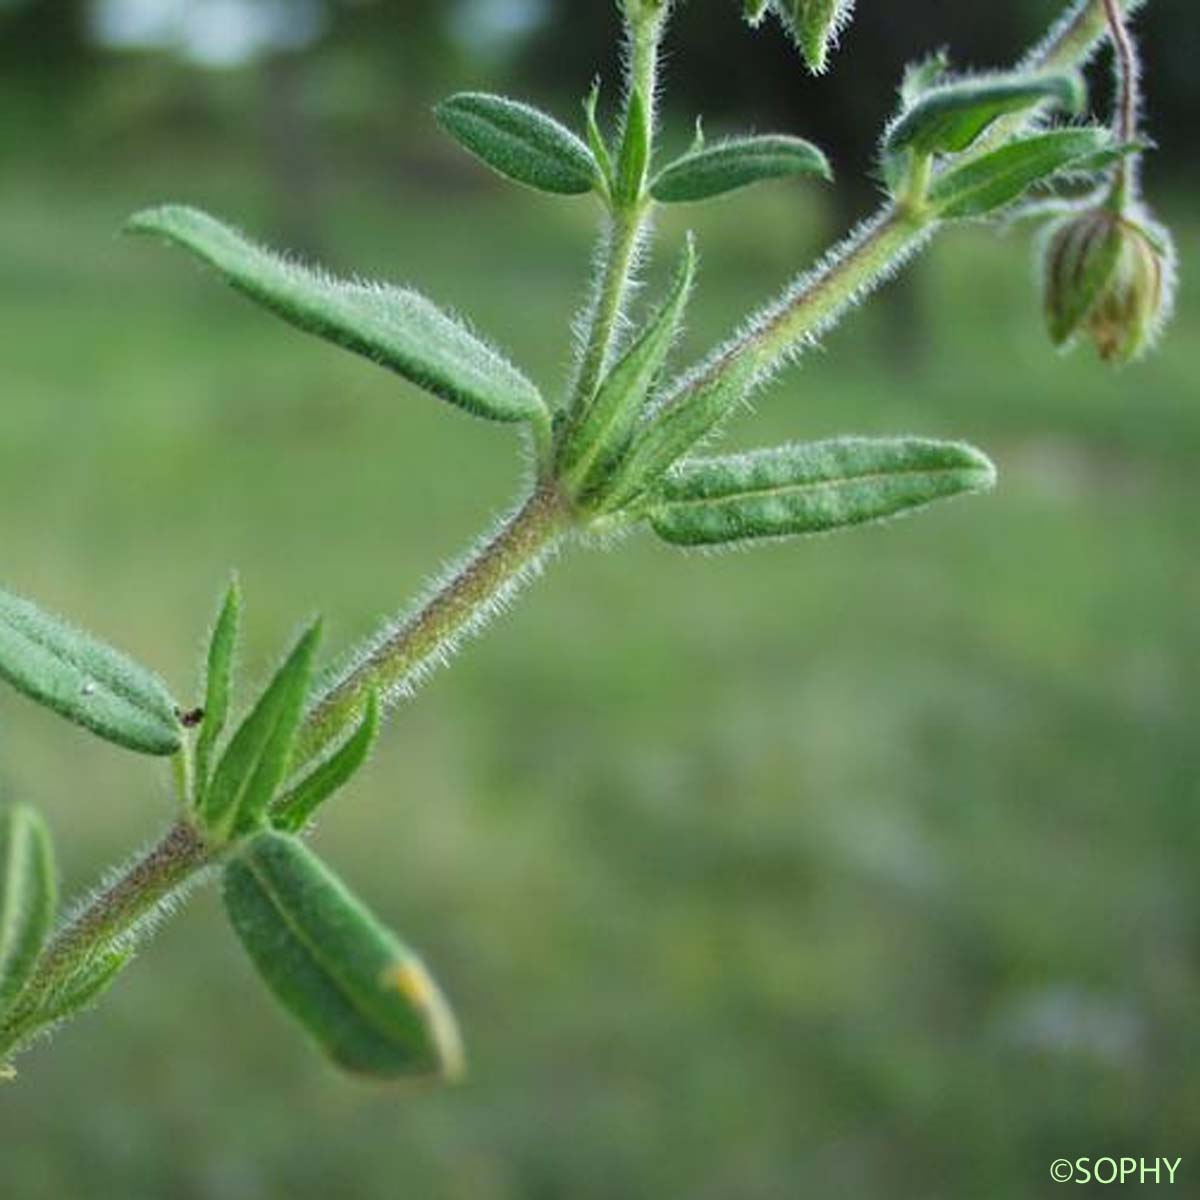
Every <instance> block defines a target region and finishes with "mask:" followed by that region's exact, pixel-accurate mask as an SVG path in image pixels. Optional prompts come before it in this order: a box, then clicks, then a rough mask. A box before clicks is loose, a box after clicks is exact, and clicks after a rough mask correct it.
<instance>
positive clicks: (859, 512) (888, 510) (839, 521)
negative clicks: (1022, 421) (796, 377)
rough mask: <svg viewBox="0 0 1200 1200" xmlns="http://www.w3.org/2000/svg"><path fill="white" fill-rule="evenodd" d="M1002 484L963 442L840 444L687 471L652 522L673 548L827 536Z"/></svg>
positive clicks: (664, 491) (660, 498)
mask: <svg viewBox="0 0 1200 1200" xmlns="http://www.w3.org/2000/svg"><path fill="white" fill-rule="evenodd" d="M994 482H995V468H994V467H993V466H992V464H991V462H989V461H988V459H987V458H986V457H985V456H984V455H983V454H981V453H980V452H979V451H978V450H976V449H974V448H973V447H971V446H966V445H963V444H962V443H959V442H934V441H927V440H924V439H920V438H894V439H891V438H889V439H867V438H839V439H837V440H834V441H828V442H810V443H806V444H803V445H788V446H780V447H778V448H776V449H773V450H760V451H757V452H755V453H752V454H740V455H733V456H730V457H726V458H710V459H697V460H695V461H691V462H685V463H682V464H680V466H679V467H678V468H676V470H674V471H673V472H672V473H671V474H670V475H668V476H667V477H666V479H665V480H664V481H663V484H662V486H661V487H660V489H659V490H658V493H657V495H656V496H655V497H654V498H653V500H652V503H651V506H650V509H649V518H650V524H651V525H652V526H653V528H654V531H655V532H656V533H657V534H658V535H659V537H661V538H663V539H665V540H666V541H668V542H673V543H675V544H676V545H681V546H705V545H714V544H717V543H720V542H735V541H742V540H745V539H750V538H764V537H787V536H792V535H796V534H810V533H827V532H829V531H830V530H834V529H842V528H845V527H847V526H851V525H862V524H865V523H866V522H869V521H878V520H881V519H883V518H885V517H893V516H896V515H898V514H900V513H904V512H909V511H912V510H913V509H918V508H923V507H925V506H926V505H928V504H931V503H932V502H933V501H935V500H940V499H943V498H945V497H948V496H957V495H960V494H962V493H964V492H978V491H983V490H986V489H987V488H990V487H991V486H992V485H993V484H994Z"/></svg>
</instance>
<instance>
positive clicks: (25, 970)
mask: <svg viewBox="0 0 1200 1200" xmlns="http://www.w3.org/2000/svg"><path fill="white" fill-rule="evenodd" d="M56 890H57V889H56V886H55V878H54V849H53V846H52V845H51V841H50V833H49V830H47V828H46V825H45V822H44V821H43V820H42V818H41V814H40V813H38V812H37V810H36V809H33V808H29V807H28V806H27V805H23V804H22V805H14V806H11V807H6V808H0V1014H3V1013H4V1011H5V1009H7V1008H8V1006H9V1005H10V1004H11V1003H12V1002H13V1000H15V999H16V997H17V995H18V993H19V992H20V991H21V989H22V988H23V987H24V986H25V984H26V983H27V982H28V981H29V976H30V975H31V974H32V972H33V968H34V965H35V964H36V962H37V958H38V955H39V954H40V953H41V950H42V946H43V945H44V944H45V941H46V937H47V935H48V934H49V932H50V926H51V924H52V923H53V921H54V907H55V900H56Z"/></svg>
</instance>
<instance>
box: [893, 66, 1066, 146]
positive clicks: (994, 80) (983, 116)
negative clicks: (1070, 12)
mask: <svg viewBox="0 0 1200 1200" xmlns="http://www.w3.org/2000/svg"><path fill="white" fill-rule="evenodd" d="M1083 101H1084V90H1083V81H1082V80H1081V78H1080V77H1079V76H1078V75H1074V74H1072V75H1010V76H993V77H991V78H988V77H981V78H979V79H964V80H961V81H959V82H958V83H948V84H944V85H942V86H939V87H932V88H928V89H927V90H925V91H923V92H922V93H921V94H920V95H919V96H918V97H917V100H916V102H915V103H914V104H913V105H912V106H911V107H910V108H908V109H907V110H905V111H904V112H903V113H901V114H900V116H899V117H898V118H897V120H896V121H895V122H894V123H893V125H892V127H891V128H890V129H889V130H888V132H887V134H886V136H885V138H884V143H883V152H884V157H885V159H887V158H890V157H893V156H895V155H896V154H898V153H900V152H901V151H903V150H911V151H912V152H913V153H914V154H917V155H925V154H947V153H957V152H958V151H960V150H965V149H967V147H968V146H970V145H971V143H972V142H974V141H975V139H976V138H978V137H979V136H980V135H981V134H982V133H983V132H984V130H986V129H987V127H988V126H989V125H990V124H991V123H992V122H993V121H995V120H996V119H997V118H999V117H1002V116H1004V115H1005V114H1007V113H1014V112H1024V111H1025V110H1026V109H1030V108H1034V107H1035V106H1036V105H1038V104H1043V103H1046V102H1052V103H1055V104H1058V105H1059V106H1060V107H1062V108H1065V109H1067V110H1068V111H1071V112H1076V111H1078V110H1079V109H1080V108H1081V107H1082V106H1083Z"/></svg>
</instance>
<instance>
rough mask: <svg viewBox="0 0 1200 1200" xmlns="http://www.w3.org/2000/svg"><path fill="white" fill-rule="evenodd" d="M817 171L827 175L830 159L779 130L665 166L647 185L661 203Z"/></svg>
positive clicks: (702, 197) (701, 197)
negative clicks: (778, 132) (772, 133)
mask: <svg viewBox="0 0 1200 1200" xmlns="http://www.w3.org/2000/svg"><path fill="white" fill-rule="evenodd" d="M791 175H820V176H821V177H822V178H823V179H832V178H833V172H832V171H831V170H830V167H829V160H828V159H827V158H826V157H825V155H824V154H822V153H821V151H820V150H819V149H818V148H817V147H816V146H814V145H813V144H812V143H811V142H806V141H804V139H803V138H796V137H786V136H784V135H782V134H775V135H771V136H762V137H746V138H735V139H733V140H731V141H727V142H720V143H718V144H717V145H714V146H708V147H707V148H705V149H702V150H698V151H696V152H694V153H689V154H685V155H684V156H683V157H682V158H677V159H676V160H675V161H674V162H672V163H669V164H668V165H667V166H665V167H664V168H663V169H662V170H661V171H660V172H659V173H658V175H657V176H656V177H655V179H654V182H653V183H651V185H650V194H651V195H652V196H653V197H654V198H655V200H659V201H662V202H663V203H665V204H676V203H679V202H681V201H688V200H707V199H709V197H711V196H720V195H721V194H722V193H724V192H732V191H734V190H735V189H736V188H743V187H747V186H749V185H750V184H752V183H760V182H761V181H763V180H765V179H783V178H786V177H788V176H791Z"/></svg>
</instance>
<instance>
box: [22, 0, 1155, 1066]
mask: <svg viewBox="0 0 1200 1200" xmlns="http://www.w3.org/2000/svg"><path fill="white" fill-rule="evenodd" d="M1105 3H1106V0H1080V3H1078V4H1077V5H1076V6H1075V7H1074V8H1073V9H1072V10H1071V12H1070V13H1068V15H1067V17H1066V18H1065V19H1064V20H1063V21H1062V22H1061V23H1060V24H1059V26H1058V27H1057V28H1056V30H1055V31H1054V32H1053V33H1052V34H1051V36H1050V38H1049V39H1048V40H1047V41H1046V42H1045V43H1043V45H1042V46H1041V47H1040V48H1039V49H1038V50H1036V51H1035V52H1034V54H1033V55H1032V56H1031V57H1030V59H1029V60H1028V61H1027V62H1026V64H1025V65H1026V67H1029V68H1037V67H1043V68H1047V69H1061V68H1064V67H1070V66H1074V65H1076V64H1078V63H1080V62H1083V61H1085V60H1086V59H1087V58H1088V57H1089V56H1090V54H1091V52H1092V50H1093V49H1094V48H1095V46H1096V44H1097V43H1098V41H1099V40H1100V39H1101V38H1102V37H1103V36H1104V35H1105V33H1106V31H1107V29H1108V24H1107V15H1106V11H1105ZM1137 4H1138V0H1123V2H1122V8H1123V10H1124V11H1125V12H1126V13H1128V12H1130V11H1132V10H1133V9H1134V8H1135V7H1137ZM640 29H641V34H642V37H641V38H640V39H639V38H638V37H636V36H635V43H634V58H635V64H634V67H633V68H632V73H633V75H634V76H635V77H640V78H642V79H643V80H650V81H651V82H652V81H653V78H654V72H655V69H656V67H655V61H656V57H657V46H658V38H659V37H660V36H661V17H658V18H655V19H654V20H653V21H648V22H647V23H646V24H645V25H644V26H642V27H640ZM647 31H651V32H652V33H653V37H652V38H647V37H646V36H645V35H646V33H647ZM633 32H634V34H635V35H637V34H638V32H639V30H638V29H635V30H634V31H633ZM639 47H640V50H639ZM651 90H652V89H651ZM1018 124H1019V123H1018ZM1010 128H1011V127H1010ZM644 216H645V213H644V211H643V212H642V213H641V216H640V218H639V221H640V219H643V218H644ZM933 227H934V225H933V223H931V222H930V221H929V220H928V219H926V218H924V217H922V216H921V215H920V214H919V213H912V212H908V211H905V210H904V209H902V208H891V207H889V208H887V209H885V210H884V211H883V212H882V213H881V214H880V215H879V216H878V217H876V218H875V220H873V221H871V222H868V223H867V224H866V225H864V226H863V227H862V229H861V230H860V231H859V233H858V234H856V235H853V236H852V237H851V238H850V239H849V240H848V241H847V242H846V244H845V245H844V246H843V248H842V249H841V250H840V251H838V252H837V253H835V254H834V255H832V256H831V257H830V258H829V259H828V260H827V262H826V264H825V265H824V266H822V267H819V268H818V269H817V270H816V271H815V272H813V273H811V274H810V275H807V276H804V277H802V278H801V279H800V280H799V281H798V282H797V283H796V284H795V285H794V286H793V287H792V288H791V289H789V290H788V291H787V292H785V293H784V295H783V296H782V297H781V298H780V300H778V301H777V302H776V303H775V304H772V305H769V306H768V307H767V308H765V309H764V310H763V312H762V313H761V314H760V315H759V317H757V318H756V319H754V320H753V321H752V322H751V323H750V325H749V327H748V331H747V333H746V334H744V335H743V336H742V337H740V338H739V339H737V340H736V341H735V342H734V343H732V344H731V345H730V346H728V347H727V348H725V349H723V350H722V351H720V352H718V353H717V354H716V355H714V356H713V358H711V359H710V360H709V361H708V362H707V363H706V364H704V365H703V366H702V367H701V368H700V370H699V371H698V372H696V373H695V374H693V375H692V376H691V377H690V378H689V380H688V381H687V383H686V384H685V385H684V387H683V388H682V389H681V390H680V391H678V392H677V393H675V394H674V395H673V396H672V397H671V398H669V400H668V401H667V402H668V403H677V402H678V401H679V400H680V399H682V398H683V396H684V395H686V394H687V393H689V392H691V391H692V390H693V389H696V388H698V387H700V386H702V385H703V384H704V383H707V382H711V381H712V380H713V379H714V378H716V377H717V376H719V375H720V374H721V373H723V372H724V371H726V370H728V369H729V368H730V367H731V366H732V365H733V364H735V363H740V362H741V361H742V360H743V356H747V355H748V356H751V358H750V361H751V362H753V364H754V366H755V368H756V369H757V370H758V371H760V372H767V371H769V370H770V369H771V368H772V367H773V366H774V365H775V364H777V363H778V362H779V361H780V360H781V359H784V358H786V357H787V355H788V354H790V353H792V352H794V350H795V348H796V346H797V345H798V344H803V342H804V341H805V340H806V339H808V338H811V337H813V336H816V335H817V334H818V333H819V332H820V331H821V330H822V329H824V328H826V327H827V326H828V325H829V324H830V323H832V322H833V321H835V320H836V318H837V317H838V315H839V314H840V313H841V312H842V311H844V310H845V308H846V307H847V306H848V305H850V304H851V303H853V302H854V301H855V300H856V299H858V298H859V297H861V296H862V295H863V294H864V293H865V292H866V291H868V290H869V289H870V288H872V287H874V286H876V285H877V284H878V283H879V282H881V281H882V280H884V279H886V278H887V277H889V276H890V275H891V274H892V273H894V271H895V270H896V269H897V267H898V265H899V264H901V263H902V262H903V261H904V259H905V258H906V257H907V256H908V255H910V254H911V253H913V251H914V250H915V249H917V248H918V247H919V246H920V245H921V243H922V241H923V239H924V238H925V237H926V236H927V234H928V233H929V232H930V231H931V230H932V228H933ZM638 228H640V224H639V225H638V226H636V227H633V228H632V231H631V230H630V228H626V229H625V230H624V232H623V234H622V236H621V237H619V238H618V239H617V240H616V243H615V261H617V262H620V261H621V259H622V256H623V255H624V258H625V260H626V266H625V268H624V279H623V282H622V283H621V284H620V285H618V284H617V283H616V282H615V279H614V283H613V285H612V289H611V291H612V294H613V296H615V301H613V303H612V304H611V305H604V304H602V305H601V306H600V307H599V308H598V309H597V310H596V317H597V319H596V321H595V322H594V325H593V329H592V336H591V337H590V338H589V348H590V347H591V346H593V345H594V346H597V347H599V349H598V350H597V351H596V356H597V357H596V362H597V363H598V364H599V366H598V367H597V368H596V369H597V371H599V370H601V369H602V367H603V364H604V361H605V358H606V355H607V347H608V346H609V345H610V343H611V340H612V337H613V333H614V330H615V326H616V323H617V320H618V318H619V315H620V310H621V305H622V303H623V298H624V294H625V290H626V289H627V287H628V273H629V268H630V266H631V264H632V261H633V258H634V255H635V252H636V243H637V237H638ZM621 247H625V250H624V251H622V249H621ZM620 274H621V272H620V271H618V272H617V276H618V277H619V276H620ZM606 278H607V273H606ZM609 290H610V289H609V288H607V287H605V288H604V289H603V291H604V292H608V291H609ZM604 314H607V316H604ZM589 357H590V355H589ZM585 362H586V357H585ZM574 519H575V518H574V514H573V513H572V512H571V510H570V505H569V503H568V502H567V501H566V500H565V499H564V498H563V496H562V495H561V493H560V492H559V490H558V489H557V487H556V486H555V485H554V483H553V482H552V481H542V482H541V483H539V485H538V486H537V488H536V489H535V490H534V491H533V493H532V494H531V495H530V497H529V498H528V500H527V501H526V502H525V503H524V504H523V505H522V506H521V507H520V508H519V509H518V510H517V511H516V512H515V513H514V514H513V516H512V517H510V518H509V519H508V520H507V521H506V522H505V523H504V524H503V525H502V526H501V528H500V530H499V531H498V532H497V533H496V534H495V536H494V537H492V538H491V539H490V540H488V541H487V542H486V543H485V544H484V545H483V546H482V547H481V548H480V549H479V551H478V552H477V553H475V554H474V555H472V556H470V557H469V558H468V559H467V560H466V562H465V563H464V565H463V566H462V567H461V568H460V569H459V570H458V571H457V572H456V573H455V574H454V575H453V576H452V577H451V578H450V579H449V580H448V581H447V582H446V583H445V584H444V585H442V586H441V587H440V588H438V589H437V591H436V592H435V593H434V594H433V595H432V596H431V598H430V599H429V600H428V601H427V602H426V603H425V604H423V605H422V606H421V607H420V608H419V609H418V610H417V611H416V612H415V613H414V614H413V615H412V616H411V617H410V618H408V619H407V620H405V621H403V622H401V623H400V624H399V625H396V626H394V627H393V626H389V627H386V628H385V629H384V630H383V631H382V632H381V633H380V635H379V636H378V637H377V638H376V639H374V641H373V642H372V643H371V644H370V646H369V648H368V650H367V651H366V652H365V653H364V654H362V655H361V656H360V657H359V658H358V659H357V660H356V661H355V662H354V664H353V665H352V667H351V668H350V669H349V670H348V671H347V672H345V674H344V675H343V676H342V677H341V678H340V679H339V680H337V681H336V682H335V683H334V684H333V685H332V686H331V687H329V688H328V689H327V690H326V691H324V692H323V693H322V694H320V695H319V697H318V699H317V701H316V703H315V705H314V707H313V708H312V710H311V711H310V713H309V715H308V717H307V719H306V722H305V725H304V727H303V729H302V732H301V740H300V744H299V746H298V748H297V754H296V759H295V762H296V765H297V766H299V765H301V764H303V763H304V762H306V761H309V760H311V759H312V758H313V757H315V756H316V755H319V754H320V753H321V752H322V751H323V750H325V749H327V748H328V746H329V745H330V743H331V742H333V741H334V740H336V739H337V738H338V737H339V736H340V735H341V734H343V733H344V731H345V730H346V728H347V726H348V725H349V723H350V722H351V721H352V720H353V718H354V716H355V715H356V714H357V713H358V712H360V711H361V709H362V706H363V705H365V703H366V697H367V696H368V695H369V693H370V692H371V691H372V690H375V689H380V690H381V691H385V692H386V691H389V690H390V691H393V692H394V691H396V690H397V689H403V688H404V687H405V686H406V685H407V684H408V683H410V682H411V681H412V679H413V677H414V675H415V674H417V673H419V672H420V671H422V670H423V669H425V668H427V667H428V666H429V665H430V664H432V663H433V662H436V661H437V660H439V659H440V658H442V657H444V656H445V655H446V654H447V652H448V651H449V649H450V648H451V647H452V646H453V645H454V643H455V641H456V640H457V639H459V638H461V637H462V636H463V635H464V634H465V633H466V632H468V631H469V630H470V629H471V628H472V627H473V626H475V625H477V624H478V623H479V621H480V620H481V618H482V617H483V616H485V615H486V614H487V613H488V612H489V610H491V609H494V608H495V607H496V606H497V604H499V603H500V602H502V601H503V600H504V599H505V598H506V597H507V596H508V595H510V594H511V592H512V591H513V590H514V588H515V587H516V586H517V585H518V584H519V583H520V582H521V581H522V579H524V578H526V577H528V576H529V574H530V573H531V570H532V568H533V567H534V566H535V565H536V564H537V563H538V562H539V561H540V560H541V559H542V558H543V556H544V555H545V554H547V553H548V552H549V550H551V549H552V548H553V546H554V545H555V544H556V543H557V542H559V541H560V540H561V539H562V538H563V537H564V535H565V534H566V532H567V531H568V530H569V529H570V527H571V525H572V523H573V521H574ZM218 854H219V850H217V849H216V848H214V847H212V846H210V845H209V844H208V843H206V842H205V841H204V839H203V838H202V837H201V836H200V835H199V833H198V832H197V831H196V830H195V829H194V828H193V826H192V825H191V824H190V823H188V822H187V821H186V820H181V821H179V822H177V823H176V824H174V825H172V826H171V827H170V829H169V830H168V831H167V833H166V834H165V835H164V836H163V838H162V839H161V840H160V841H159V842H158V843H157V844H156V845H155V846H154V847H152V848H151V849H150V850H148V851H147V852H146V853H145V854H143V855H141V856H140V857H138V858H137V859H135V860H134V861H133V862H132V863H131V864H130V865H129V866H128V867H126V868H124V869H123V870H122V871H121V872H120V873H119V874H118V875H117V876H116V877H115V878H114V879H113V880H112V881H111V882H110V883H108V884H107V885H106V886H104V887H103V888H102V889H101V890H100V891H99V892H98V893H97V894H96V895H95V896H94V897H92V898H91V899H90V900H88V901H87V902H86V903H84V904H83V905H81V906H80V907H79V909H78V910H77V911H76V913H75V915H73V916H72V917H70V918H69V919H68V920H67V922H66V923H65V924H64V925H63V926H62V927H61V928H60V929H59V931H58V933H56V934H55V936H54V937H53V938H52V939H51V942H50V944H49V946H48V947H47V949H46V951H45V952H44V954H43V956H42V959H41V961H40V963H39V965H38V968H37V970H36V971H35V973H34V976H33V979H32V980H31V981H30V984H29V985H28V987H27V989H26V991H25V993H23V994H24V995H25V996H27V997H29V998H30V999H29V1001H28V1002H27V1003H26V1004H25V1005H22V1004H21V1003H20V1002H19V1003H18V1005H17V1008H16V1009H15V1010H14V1012H13V1013H12V1014H11V1015H10V1017H9V1019H8V1021H7V1022H6V1023H5V1024H4V1026H3V1027H0V1056H3V1055H4V1054H6V1053H9V1052H10V1051H12V1050H13V1049H15V1048H17V1047H19V1045H20V1044H22V1043H25V1042H27V1041H28V1040H29V1039H30V1038H31V1037H32V1036H33V1035H35V1034H36V1033H37V1031H38V1030H39V1028H41V1026H42V1025H44V1024H45V1023H46V1022H45V1021H42V1022H40V1023H39V1021H38V1011H39V1010H38V1001H39V999H40V998H44V997H46V996H48V995H50V994H52V992H53V990H54V989H55V988H56V987H57V986H59V985H61V984H62V983H64V982H66V981H68V980H69V979H70V978H71V977H72V975H73V974H74V973H75V972H76V971H77V970H79V968H80V967H82V966H85V965H87V964H88V963H89V962H91V961H92V960H94V958H95V956H96V955H97V954H98V953H100V952H102V951H103V949H104V948H105V947H107V946H110V945H112V944H113V943H114V942H118V943H124V942H127V941H131V940H134V939H135V938H136V935H137V934H138V933H139V932H141V931H142V930H144V929H145V928H146V927H147V926H148V924H149V923H150V922H151V921H152V919H153V918H154V916H155V915H156V914H158V913H161V912H162V911H163V908H164V905H168V904H169V903H170V901H171V900H172V899H173V898H178V897H179V896H180V895H182V893H183V892H184V891H185V890H186V888H187V886H188V884H189V883H191V882H193V881H195V880H196V879H197V878H198V877H199V876H200V875H201V874H202V873H203V872H204V871H205V870H206V869H208V868H210V867H211V866H212V865H213V864H214V862H215V861H216V859H217V856H218Z"/></svg>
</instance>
